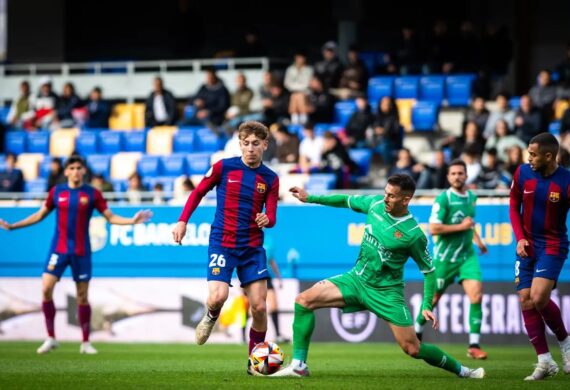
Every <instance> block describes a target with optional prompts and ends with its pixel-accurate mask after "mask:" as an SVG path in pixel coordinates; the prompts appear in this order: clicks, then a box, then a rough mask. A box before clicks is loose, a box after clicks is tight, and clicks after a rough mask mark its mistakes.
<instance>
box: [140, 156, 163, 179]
mask: <svg viewBox="0 0 570 390" xmlns="http://www.w3.org/2000/svg"><path fill="white" fill-rule="evenodd" d="M137 170H138V173H139V175H141V176H143V177H147V176H150V177H152V176H158V175H160V157H159V156H149V155H146V156H144V155H143V156H142V157H141V158H140V159H139V161H138V163H137Z"/></svg>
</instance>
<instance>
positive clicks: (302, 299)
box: [295, 293, 312, 309]
mask: <svg viewBox="0 0 570 390" xmlns="http://www.w3.org/2000/svg"><path fill="white" fill-rule="evenodd" d="M295 303H297V304H299V305H301V306H303V307H305V308H307V309H312V307H311V305H312V302H311V300H310V299H309V295H308V294H305V293H301V294H299V295H297V296H296V297H295Z"/></svg>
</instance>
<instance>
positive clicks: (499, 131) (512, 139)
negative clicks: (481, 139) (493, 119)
mask: <svg viewBox="0 0 570 390" xmlns="http://www.w3.org/2000/svg"><path fill="white" fill-rule="evenodd" d="M526 145H527V144H526V143H525V142H523V141H521V139H520V138H518V137H517V136H515V135H512V134H509V127H508V125H507V122H505V121H504V120H503V119H500V120H499V121H498V122H497V126H496V127H495V134H493V135H492V136H490V137H489V139H487V142H486V143H485V150H487V151H488V150H490V149H496V150H497V157H498V158H499V160H501V161H507V159H508V153H509V149H510V148H512V147H513V146H519V147H520V148H523V149H524V148H526Z"/></svg>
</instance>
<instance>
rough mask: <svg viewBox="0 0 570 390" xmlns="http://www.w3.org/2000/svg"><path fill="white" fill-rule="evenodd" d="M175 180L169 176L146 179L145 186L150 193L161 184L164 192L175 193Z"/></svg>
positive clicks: (144, 179)
mask: <svg viewBox="0 0 570 390" xmlns="http://www.w3.org/2000/svg"><path fill="white" fill-rule="evenodd" d="M174 180H175V178H173V177H169V176H158V177H145V178H143V185H144V186H145V188H146V189H147V190H148V191H152V189H153V188H154V186H155V185H156V184H157V183H160V184H162V186H163V187H164V192H166V193H172V191H174Z"/></svg>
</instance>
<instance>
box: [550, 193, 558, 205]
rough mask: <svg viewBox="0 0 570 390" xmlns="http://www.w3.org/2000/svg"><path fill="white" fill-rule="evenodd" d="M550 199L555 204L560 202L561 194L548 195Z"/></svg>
mask: <svg viewBox="0 0 570 390" xmlns="http://www.w3.org/2000/svg"><path fill="white" fill-rule="evenodd" d="M548 199H549V200H550V201H551V202H554V203H556V202H558V201H559V200H560V192H551V193H550V194H549V195H548Z"/></svg>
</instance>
